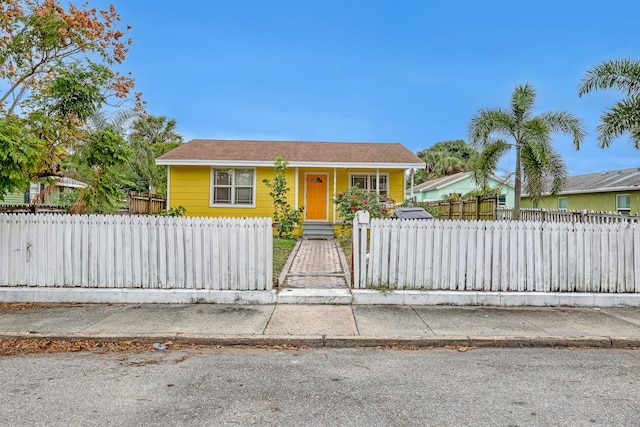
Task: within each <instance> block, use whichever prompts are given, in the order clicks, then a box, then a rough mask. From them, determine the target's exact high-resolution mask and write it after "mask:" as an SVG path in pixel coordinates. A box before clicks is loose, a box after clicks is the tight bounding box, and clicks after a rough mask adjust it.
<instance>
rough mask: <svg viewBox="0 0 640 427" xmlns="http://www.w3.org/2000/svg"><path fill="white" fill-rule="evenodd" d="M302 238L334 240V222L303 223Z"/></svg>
mask: <svg viewBox="0 0 640 427" xmlns="http://www.w3.org/2000/svg"><path fill="white" fill-rule="evenodd" d="M302 238H303V239H323V240H332V239H333V238H334V235H333V224H327V223H304V224H302Z"/></svg>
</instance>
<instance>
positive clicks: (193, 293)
mask: <svg viewBox="0 0 640 427" xmlns="http://www.w3.org/2000/svg"><path fill="white" fill-rule="evenodd" d="M0 302H3V303H22V302H32V303H88V304H89V303H109V304H118V303H131V304H199V303H203V304H338V305H350V304H353V305H434V306H436V305H453V306H494V307H525V306H529V307H640V294H630V293H629V294H610V293H606V294H605V293H588V292H565V293H561V292H555V293H553V292H474V291H391V292H385V291H377V290H370V289H362V290H351V291H349V290H348V289H290V288H285V289H280V290H270V291H222V290H217V291H214V290H190V289H162V290H157V289H87V288H35V287H21V288H0Z"/></svg>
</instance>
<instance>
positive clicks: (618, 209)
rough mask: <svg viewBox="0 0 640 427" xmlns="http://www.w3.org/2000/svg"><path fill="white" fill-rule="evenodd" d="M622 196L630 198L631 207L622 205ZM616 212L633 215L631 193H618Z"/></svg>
mask: <svg viewBox="0 0 640 427" xmlns="http://www.w3.org/2000/svg"><path fill="white" fill-rule="evenodd" d="M620 197H626V198H627V199H628V200H629V204H628V206H629V207H624V208H622V207H620ZM616 213H618V214H620V215H631V195H630V194H628V193H627V194H616Z"/></svg>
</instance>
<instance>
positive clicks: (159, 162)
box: [156, 159, 425, 169]
mask: <svg viewBox="0 0 640 427" xmlns="http://www.w3.org/2000/svg"><path fill="white" fill-rule="evenodd" d="M156 164H157V165H164V166H250V167H273V161H271V160H269V161H264V160H261V161H246V160H193V159H191V160H185V159H179V160H178V159H156ZM288 166H289V167H331V168H345V169H349V168H353V169H356V168H369V169H370V168H376V169H414V168H416V169H419V168H424V166H425V164H424V163H367V162H344V163H342V162H336V163H332V162H296V161H289V162H288Z"/></svg>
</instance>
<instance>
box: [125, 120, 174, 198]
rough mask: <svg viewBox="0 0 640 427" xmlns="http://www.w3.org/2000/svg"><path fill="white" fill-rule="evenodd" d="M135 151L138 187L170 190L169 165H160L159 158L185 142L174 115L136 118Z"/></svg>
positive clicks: (162, 191) (132, 139) (133, 177)
mask: <svg viewBox="0 0 640 427" xmlns="http://www.w3.org/2000/svg"><path fill="white" fill-rule="evenodd" d="M129 140H130V143H131V149H132V150H133V152H134V157H133V161H132V162H131V176H130V180H131V181H132V182H133V183H134V188H133V189H135V190H136V191H144V192H146V191H149V190H153V191H154V192H156V193H159V194H166V192H167V167H166V166H161V165H156V164H155V159H156V158H158V157H160V156H161V155H163V154H164V153H166V152H168V151H170V150H173V149H174V148H176V147H178V146H179V145H181V144H182V143H183V138H182V135H180V134H179V133H178V127H177V124H176V121H175V120H174V119H167V118H166V117H165V116H147V117H141V118H138V119H137V120H135V121H134V122H133V127H132V131H131V135H130V137H129Z"/></svg>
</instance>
